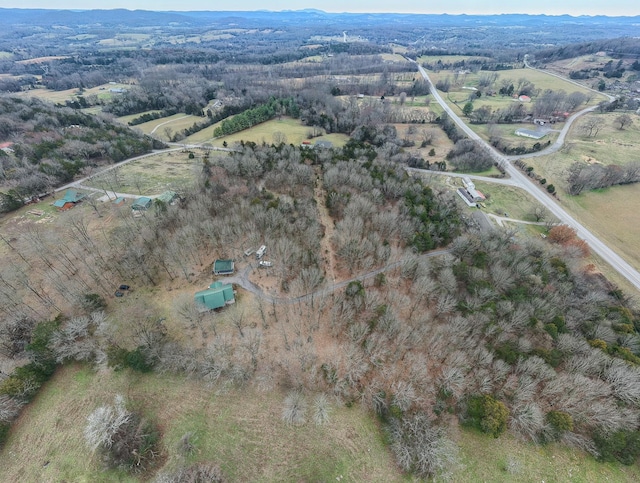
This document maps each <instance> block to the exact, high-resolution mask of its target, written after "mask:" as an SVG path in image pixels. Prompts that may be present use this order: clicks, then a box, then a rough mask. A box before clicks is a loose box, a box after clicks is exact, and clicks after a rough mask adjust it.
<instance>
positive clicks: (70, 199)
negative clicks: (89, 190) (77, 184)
mask: <svg viewBox="0 0 640 483" xmlns="http://www.w3.org/2000/svg"><path fill="white" fill-rule="evenodd" d="M86 197H87V195H86V194H84V193H79V192H78V191H76V190H67V191H66V192H65V193H64V197H63V198H61V199H59V200H56V201H54V202H53V206H55V207H56V208H58V209H59V210H68V209H69V208H73V207H74V206H75V205H76V203H79V202H80V201H82V200H83V199H84V198H86Z"/></svg>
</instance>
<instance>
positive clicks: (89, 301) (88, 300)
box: [81, 293, 107, 312]
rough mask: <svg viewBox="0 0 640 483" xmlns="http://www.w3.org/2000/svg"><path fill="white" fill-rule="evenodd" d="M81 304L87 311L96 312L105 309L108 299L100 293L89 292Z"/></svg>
mask: <svg viewBox="0 0 640 483" xmlns="http://www.w3.org/2000/svg"><path fill="white" fill-rule="evenodd" d="M81 305H82V308H83V309H84V310H85V311H86V312H96V311H98V310H103V309H104V308H105V307H106V306H107V301H106V300H105V299H104V297H102V296H101V295H100V294H97V293H88V294H86V295H84V296H83V297H82V303H81Z"/></svg>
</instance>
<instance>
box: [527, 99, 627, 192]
mask: <svg viewBox="0 0 640 483" xmlns="http://www.w3.org/2000/svg"><path fill="white" fill-rule="evenodd" d="M619 115H620V113H615V112H614V113H607V114H598V113H591V114H587V115H586V116H584V117H583V118H582V119H581V120H579V121H577V122H576V123H575V124H574V125H573V126H572V128H571V131H570V132H569V135H568V136H567V139H566V142H565V148H564V149H562V150H560V151H558V152H557V153H554V154H553V155H551V156H545V157H540V158H534V159H531V160H530V161H528V163H529V164H531V165H532V166H534V168H535V169H536V171H537V172H540V174H542V175H544V176H546V177H547V179H550V180H553V183H555V184H556V186H563V187H564V186H566V182H565V179H566V172H567V169H568V168H569V166H571V164H573V163H574V162H576V161H584V162H586V163H590V164H594V163H600V164H604V165H608V164H619V165H623V164H626V163H628V162H629V161H635V160H637V159H638V158H639V157H640V118H638V117H637V116H633V115H632V116H631V117H632V119H634V120H635V121H634V124H632V125H631V126H626V127H625V128H624V130H620V129H618V126H617V125H616V123H615V119H616V118H617V117H618V116H619ZM589 118H595V119H598V120H599V124H600V126H601V128H600V131H599V132H598V134H597V136H595V137H587V136H585V135H584V134H583V133H582V132H581V129H580V126H581V124H583V123H584V122H586V121H587V120H588V119H589Z"/></svg>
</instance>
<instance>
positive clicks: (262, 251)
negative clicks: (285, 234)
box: [256, 245, 267, 260]
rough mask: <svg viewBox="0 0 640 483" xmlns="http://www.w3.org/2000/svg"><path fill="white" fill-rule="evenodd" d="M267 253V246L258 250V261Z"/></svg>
mask: <svg viewBox="0 0 640 483" xmlns="http://www.w3.org/2000/svg"><path fill="white" fill-rule="evenodd" d="M266 251H267V247H266V246H265V245H262V246H261V247H260V248H258V249H257V250H256V260H260V259H261V258H262V256H263V255H264V254H265V252H266Z"/></svg>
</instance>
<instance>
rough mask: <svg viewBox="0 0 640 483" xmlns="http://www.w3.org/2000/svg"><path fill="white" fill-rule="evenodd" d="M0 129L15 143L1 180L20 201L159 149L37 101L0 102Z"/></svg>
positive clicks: (0, 164) (3, 160) (0, 160)
mask: <svg viewBox="0 0 640 483" xmlns="http://www.w3.org/2000/svg"><path fill="white" fill-rule="evenodd" d="M0 126H2V127H1V128H0V136H1V138H2V139H6V140H11V141H13V144H12V145H11V149H12V150H13V153H10V154H6V153H3V155H2V156H0V178H1V179H2V180H3V181H4V182H5V185H6V186H8V187H9V189H10V192H9V193H5V195H7V194H8V195H10V197H12V198H15V199H17V200H22V199H23V198H25V197H31V196H34V195H38V194H42V193H46V192H48V191H49V190H50V189H51V187H54V186H56V185H60V184H62V183H64V182H69V181H71V180H72V179H73V178H74V176H76V175H77V174H79V173H81V172H83V170H85V169H87V168H89V167H94V166H99V165H102V164H105V163H114V162H117V161H122V160H124V159H127V158H129V157H132V156H136V155H139V154H144V153H147V152H149V151H150V150H151V149H152V148H153V147H160V146H161V145H160V144H158V143H157V142H155V141H153V140H152V139H151V138H149V137H142V136H140V135H138V134H136V133H134V132H133V131H131V130H130V129H128V128H126V127H124V126H121V125H119V124H116V123H113V122H111V121H108V120H106V119H104V118H100V117H96V116H90V115H87V114H84V113H81V112H78V111H75V110H73V109H69V108H65V107H59V106H53V105H50V104H47V103H45V102H42V101H40V100H37V99H19V98H11V97H2V98H0ZM5 154H6V155H5ZM4 201H5V203H4V204H3V208H2V210H3V211H6V210H7V209H8V207H7V205H6V201H7V199H6V196H5V197H4Z"/></svg>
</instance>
